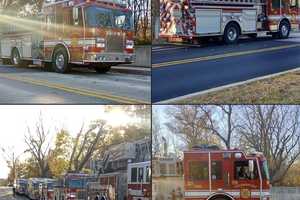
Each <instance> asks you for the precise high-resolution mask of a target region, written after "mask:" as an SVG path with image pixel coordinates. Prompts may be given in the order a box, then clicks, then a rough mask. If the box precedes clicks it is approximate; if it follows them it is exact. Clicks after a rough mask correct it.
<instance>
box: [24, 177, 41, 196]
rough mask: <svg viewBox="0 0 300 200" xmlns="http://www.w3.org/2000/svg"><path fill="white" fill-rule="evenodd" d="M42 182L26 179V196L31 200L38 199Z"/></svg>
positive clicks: (39, 179) (37, 179) (38, 179)
mask: <svg viewBox="0 0 300 200" xmlns="http://www.w3.org/2000/svg"><path fill="white" fill-rule="evenodd" d="M43 182H44V179H43V178H30V179H28V184H27V185H28V186H27V191H26V196H27V197H28V198H29V199H31V200H39V199H40V191H39V189H40V188H39V187H40V184H41V183H43Z"/></svg>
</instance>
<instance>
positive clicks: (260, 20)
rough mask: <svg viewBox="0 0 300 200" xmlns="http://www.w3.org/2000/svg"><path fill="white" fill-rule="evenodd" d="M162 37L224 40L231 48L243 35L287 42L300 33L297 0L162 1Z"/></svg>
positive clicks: (194, 40)
mask: <svg viewBox="0 0 300 200" xmlns="http://www.w3.org/2000/svg"><path fill="white" fill-rule="evenodd" d="M160 2H161V4H160V5H161V8H160V27H161V28H160V36H161V37H166V38H168V39H169V40H177V41H178V40H180V41H189V42H193V43H198V42H199V39H200V38H201V37H212V36H213V37H223V40H224V41H225V42H226V43H228V44H230V43H235V42H237V41H238V39H239V36H240V35H248V36H250V37H256V36H257V34H258V33H264V34H269V35H272V36H274V37H276V38H277V37H278V38H287V37H288V36H289V34H290V31H291V30H299V24H300V4H299V1H297V0H182V1H181V0H160Z"/></svg>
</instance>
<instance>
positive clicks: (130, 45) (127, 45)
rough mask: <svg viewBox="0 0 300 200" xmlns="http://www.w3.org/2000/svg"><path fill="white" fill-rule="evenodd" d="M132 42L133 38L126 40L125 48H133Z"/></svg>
mask: <svg viewBox="0 0 300 200" xmlns="http://www.w3.org/2000/svg"><path fill="white" fill-rule="evenodd" d="M133 47H134V42H133V40H126V49H133Z"/></svg>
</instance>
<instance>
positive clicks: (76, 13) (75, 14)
mask: <svg viewBox="0 0 300 200" xmlns="http://www.w3.org/2000/svg"><path fill="white" fill-rule="evenodd" d="M73 20H74V23H75V24H77V23H78V21H79V7H74V8H73Z"/></svg>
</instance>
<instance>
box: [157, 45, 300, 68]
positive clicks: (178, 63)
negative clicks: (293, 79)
mask: <svg viewBox="0 0 300 200" xmlns="http://www.w3.org/2000/svg"><path fill="white" fill-rule="evenodd" d="M293 47H300V44H291V45H284V46H278V47H269V48H264V49H255V50H249V51H241V52H233V53H225V54H219V55H212V56H203V57H198V58H190V59H184V60H175V61H169V62H163V63H156V64H152V68H159V67H167V66H171V65H180V64H186V63H193V62H199V61H208V60H215V59H220V58H227V57H234V56H242V55H249V54H254V53H261V52H268V51H276V50H281V49H288V48H293Z"/></svg>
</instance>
